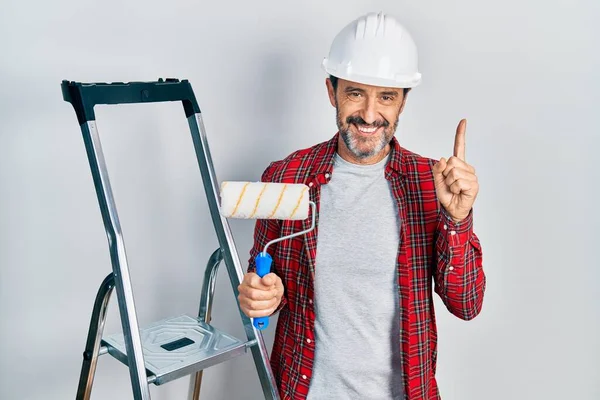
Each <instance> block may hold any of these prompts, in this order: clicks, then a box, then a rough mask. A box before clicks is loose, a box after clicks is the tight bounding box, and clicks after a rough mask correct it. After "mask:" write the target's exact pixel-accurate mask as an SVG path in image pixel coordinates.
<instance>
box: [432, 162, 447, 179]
mask: <svg viewBox="0 0 600 400" xmlns="http://www.w3.org/2000/svg"><path fill="white" fill-rule="evenodd" d="M447 165H448V162H447V161H446V159H445V158H444V157H442V158H440V161H438V162H436V163H435V164H433V176H434V178H436V180H437V178H439V175H442V173H443V172H444V170H445V169H446V166H447ZM442 176H443V175H442Z"/></svg>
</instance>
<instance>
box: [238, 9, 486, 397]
mask: <svg viewBox="0 0 600 400" xmlns="http://www.w3.org/2000/svg"><path fill="white" fill-rule="evenodd" d="M323 66H324V69H325V71H326V72H327V73H328V74H329V78H327V79H326V85H327V92H328V95H329V99H330V101H331V104H332V105H333V106H334V107H335V108H336V111H337V126H338V129H339V132H338V133H337V134H336V135H335V136H334V137H333V138H332V139H331V140H329V141H327V142H323V143H320V144H317V145H316V146H313V147H311V148H309V149H304V150H300V151H297V152H295V153H293V154H291V155H290V156H288V157H287V158H285V159H283V160H280V161H277V162H274V163H271V165H270V166H269V167H268V168H267V169H266V171H265V172H264V174H263V176H262V181H264V182H285V183H304V184H306V185H308V186H309V187H310V197H311V200H313V201H315V202H316V204H317V206H318V212H317V219H318V220H317V221H318V222H317V228H316V229H315V230H314V231H312V232H311V233H309V234H307V235H305V236H304V237H297V238H294V239H291V240H285V241H283V242H280V243H279V244H277V245H275V246H274V248H272V250H271V254H272V255H273V267H272V273H270V274H268V275H265V276H264V277H263V278H260V277H259V276H258V275H256V274H255V273H254V272H253V271H254V265H253V262H254V261H253V260H254V257H255V256H256V255H257V254H258V252H260V251H261V249H262V248H263V246H264V245H265V243H266V242H268V241H269V240H271V239H274V238H277V237H280V236H283V235H287V234H290V233H292V232H297V231H299V230H302V229H305V228H306V227H308V226H309V224H310V221H308V220H307V221H300V222H298V221H277V220H259V221H257V224H256V229H255V243H254V247H253V249H252V251H251V257H250V268H249V272H248V274H246V275H245V277H244V280H243V282H242V283H241V285H240V286H239V293H240V294H239V302H240V307H241V308H242V310H243V311H244V312H245V313H246V314H247V315H248V316H249V317H253V318H255V317H260V316H269V315H272V314H273V313H275V312H277V311H279V320H278V324H277V329H276V336H275V343H274V346H273V351H272V355H271V365H272V367H273V371H274V374H275V377H276V381H277V385H278V389H279V392H280V394H281V397H282V398H283V399H306V398H308V399H309V400H321V399H336V400H337V399H369V400H377V399H408V400H417V399H424V400H425V399H427V400H429V399H439V398H440V395H439V392H438V388H437V384H436V380H435V369H436V358H437V333H436V325H435V315H434V309H433V295H432V293H433V291H435V292H436V293H437V294H438V295H439V296H440V297H441V299H442V300H443V302H444V304H445V306H446V307H447V309H448V310H449V311H450V312H451V313H452V314H454V315H456V316H457V317H459V318H461V319H464V320H470V319H472V318H474V317H475V316H477V315H478V314H479V312H480V310H481V306H482V302H483V295H484V290H485V275H484V272H483V270H482V253H481V246H480V243H479V240H478V238H477V236H476V235H475V234H474V232H473V214H472V207H473V203H474V201H475V198H476V196H477V192H478V188H479V186H478V183H477V178H476V176H475V170H474V169H473V167H471V166H470V165H469V164H467V162H466V161H465V130H466V121H464V120H463V121H461V122H460V123H459V125H458V128H457V130H456V136H455V144H454V154H453V156H451V157H450V158H449V159H448V160H446V159H445V158H442V159H441V160H439V161H434V160H430V159H427V158H424V157H421V156H419V155H417V154H414V153H412V152H410V151H408V150H406V149H404V148H402V147H401V146H400V145H399V143H398V141H397V140H396V138H395V137H394V134H395V131H396V127H397V124H398V119H399V116H400V114H401V113H402V110H403V109H404V106H405V104H406V99H407V94H408V92H409V91H410V90H411V88H413V87H415V86H416V85H417V84H418V83H419V82H420V78H421V75H420V74H419V73H418V71H417V54H416V47H415V45H414V43H413V41H412V38H411V37H410V35H409V33H408V32H407V31H406V30H405V29H404V28H403V27H402V26H401V25H400V24H399V23H398V22H397V21H396V20H395V19H394V18H392V17H390V16H388V15H383V14H369V15H366V16H363V17H361V18H358V19H357V20H355V21H353V22H352V23H350V24H349V25H348V26H346V27H345V28H344V29H343V30H342V31H341V32H340V33H339V34H338V35H337V36H336V38H335V40H334V41H333V44H332V46H331V50H330V53H329V57H328V58H326V59H325V60H324V62H323ZM309 220H310V218H309Z"/></svg>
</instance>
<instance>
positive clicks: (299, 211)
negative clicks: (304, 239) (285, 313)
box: [221, 181, 316, 330]
mask: <svg viewBox="0 0 600 400" xmlns="http://www.w3.org/2000/svg"><path fill="white" fill-rule="evenodd" d="M309 206H310V207H311V208H312V224H311V227H310V228H309V229H306V230H304V231H301V232H297V233H294V234H291V235H287V236H283V237H280V238H277V239H274V240H271V241H270V242H268V243H267V244H266V245H265V247H264V249H263V251H262V252H261V253H259V254H258V255H257V256H256V258H255V263H256V274H257V275H258V276H259V277H261V278H262V277H264V276H265V275H267V274H268V273H270V272H271V264H272V262H273V259H272V258H271V256H270V255H269V253H267V248H268V247H269V246H270V245H272V244H274V243H277V242H280V241H282V240H286V239H291V238H293V237H296V236H299V235H303V234H305V233H308V232H310V231H311V230H313V229H314V227H315V219H316V206H315V203H314V202H312V201H310V200H309V190H308V186H306V185H304V184H287V183H266V182H232V181H226V182H223V183H222V184H221V215H223V216H224V217H226V218H243V219H279V220H303V219H306V218H308V215H309ZM253 323H254V326H255V327H256V328H257V329H261V330H262V329H265V328H267V326H268V325H269V317H258V318H254V321H253Z"/></svg>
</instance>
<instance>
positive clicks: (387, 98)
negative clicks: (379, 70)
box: [381, 96, 394, 101]
mask: <svg viewBox="0 0 600 400" xmlns="http://www.w3.org/2000/svg"><path fill="white" fill-rule="evenodd" d="M381 100H383V101H392V100H394V98H393V97H392V96H381Z"/></svg>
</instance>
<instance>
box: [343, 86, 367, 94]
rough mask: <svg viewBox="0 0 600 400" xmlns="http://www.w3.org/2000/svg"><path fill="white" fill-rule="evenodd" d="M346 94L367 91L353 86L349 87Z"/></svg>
mask: <svg viewBox="0 0 600 400" xmlns="http://www.w3.org/2000/svg"><path fill="white" fill-rule="evenodd" d="M344 92H346V93H348V92H361V93H364V92H365V91H364V90H362V89H360V88H356V87H352V86H348V87H347V88H346V89H345V90H344Z"/></svg>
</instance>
